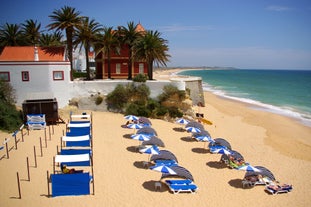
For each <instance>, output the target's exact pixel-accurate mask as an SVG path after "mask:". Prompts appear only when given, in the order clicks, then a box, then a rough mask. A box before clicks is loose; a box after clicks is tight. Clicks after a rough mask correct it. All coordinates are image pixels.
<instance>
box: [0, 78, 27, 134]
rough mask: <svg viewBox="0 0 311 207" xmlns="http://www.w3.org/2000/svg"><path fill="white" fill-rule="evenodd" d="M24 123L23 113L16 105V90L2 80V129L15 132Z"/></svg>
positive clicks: (0, 113) (0, 97)
mask: <svg viewBox="0 0 311 207" xmlns="http://www.w3.org/2000/svg"><path fill="white" fill-rule="evenodd" d="M22 123H23V117H22V113H21V112H20V111H18V110H16V107H15V105H14V90H13V88H12V87H11V85H10V84H9V83H8V82H3V81H0V130H4V131H9V132H13V131H14V130H16V129H18V128H19V127H20V126H21V124H22Z"/></svg>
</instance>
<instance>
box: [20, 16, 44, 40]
mask: <svg viewBox="0 0 311 207" xmlns="http://www.w3.org/2000/svg"><path fill="white" fill-rule="evenodd" d="M40 28H41V24H40V23H37V20H36V21H34V20H32V19H29V20H26V22H25V23H24V24H22V33H23V36H24V37H25V39H26V42H27V44H29V45H36V44H38V43H39V39H40Z"/></svg>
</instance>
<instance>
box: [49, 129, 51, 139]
mask: <svg viewBox="0 0 311 207" xmlns="http://www.w3.org/2000/svg"><path fill="white" fill-rule="evenodd" d="M49 140H51V126H50V125H49Z"/></svg>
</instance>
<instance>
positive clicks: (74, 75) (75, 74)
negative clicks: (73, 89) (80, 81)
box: [73, 71, 87, 78]
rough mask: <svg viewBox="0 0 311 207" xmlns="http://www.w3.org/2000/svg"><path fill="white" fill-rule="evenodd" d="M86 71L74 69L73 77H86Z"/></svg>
mask: <svg viewBox="0 0 311 207" xmlns="http://www.w3.org/2000/svg"><path fill="white" fill-rule="evenodd" d="M86 75H87V74H86V73H84V72H78V71H74V72H73V78H86Z"/></svg>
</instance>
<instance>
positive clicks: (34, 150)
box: [33, 146, 37, 168]
mask: <svg viewBox="0 0 311 207" xmlns="http://www.w3.org/2000/svg"><path fill="white" fill-rule="evenodd" d="M33 157H34V159H35V168H37V155H36V146H33Z"/></svg>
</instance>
